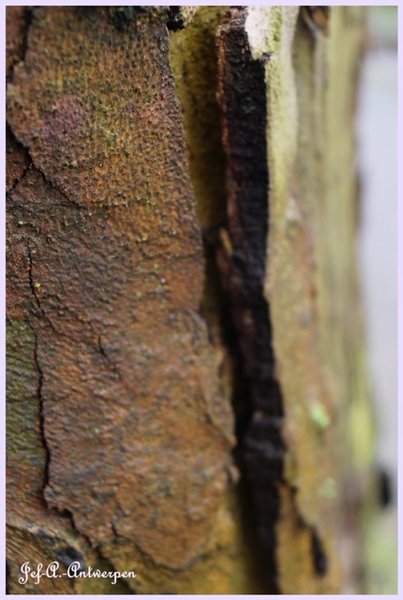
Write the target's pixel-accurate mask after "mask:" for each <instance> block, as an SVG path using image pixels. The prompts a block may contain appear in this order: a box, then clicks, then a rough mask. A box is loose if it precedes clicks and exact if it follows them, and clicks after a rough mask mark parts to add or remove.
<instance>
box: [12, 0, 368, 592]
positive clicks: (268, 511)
mask: <svg viewBox="0 0 403 600" xmlns="http://www.w3.org/2000/svg"><path fill="white" fill-rule="evenodd" d="M168 27H169V30H168ZM329 30H330V34H329V37H328V38H327V37H326V36H325V35H324V33H323V31H321V30H320V29H318V30H312V28H311V25H309V26H308V25H307V23H306V21H304V20H303V15H302V13H301V12H300V11H299V10H298V8H297V7H295V8H294V7H293V8H285V7H283V8H279V7H260V8H249V9H248V8H236V9H230V10H228V9H226V8H224V7H203V8H199V9H192V8H188V9H181V10H179V9H176V8H172V9H170V10H168V8H164V7H163V8H156V7H146V8H143V9H139V8H138V7H121V8H119V7H103V8H101V7H99V8H96V7H93V8H90V7H82V8H80V7H78V8H77V7H43V8H32V9H31V8H22V7H9V8H8V9H7V51H8V53H7V78H8V90H7V123H8V128H7V319H8V324H7V385H8V387H7V400H8V401H7V411H8V412H7V526H8V532H7V537H8V572H9V576H8V585H9V591H10V592H11V593H43V594H47V593H58V594H61V593H66V594H68V593H84V594H85V593H100V594H102V593H109V592H112V593H113V592H115V593H133V592H136V593H276V592H277V593H304V594H309V593H337V591H339V590H340V585H341V571H340V550H339V547H338V542H337V532H338V529H339V528H340V522H341V518H342V506H341V501H342V487H343V482H344V481H345V480H346V477H347V475H348V472H349V469H348V468H346V467H345V466H344V461H345V460H346V459H347V455H346V453H345V452H342V451H340V450H339V448H340V446H341V445H343V443H344V442H343V439H344V437H343V430H344V429H345V427H346V423H347V419H348V410H349V408H348V405H349V402H351V403H354V401H355V398H354V397H352V398H351V396H352V395H354V393H355V390H357V389H361V388H362V386H361V387H360V385H358V384H357V381H361V380H362V374H361V373H360V371H359V369H360V368H361V367H360V363H359V362H358V356H359V351H360V348H359V339H360V328H359V326H356V325H355V323H356V322H357V321H359V319H357V318H356V317H357V314H358V304H357V297H356V283H355V271H354V264H353V261H352V260H351V256H352V254H353V241H354V226H355V205H354V202H355V193H356V190H355V175H354V172H352V171H351V169H350V165H351V163H352V160H353V152H354V144H353V139H352V137H351V122H352V121H351V119H352V114H353V106H354V89H355V73H356V69H357V64H358V58H359V51H360V44H361V32H362V16H361V12H360V11H359V10H354V9H349V8H336V9H334V10H333V9H332V11H331V16H330V25H329ZM343 52H344V55H343V57H342V58H340V59H337V56H339V55H340V53H343ZM339 60H340V63H339ZM203 239H204V244H203V241H202V240H203ZM341 248H342V249H343V252H341ZM348 315H349V316H348ZM351 365H352V366H351ZM356 365H358V366H357V367H356ZM238 471H239V472H240V474H241V480H240V482H239V483H237V480H238ZM52 560H56V561H59V563H60V564H61V568H62V569H66V568H67V567H68V566H69V564H70V563H71V562H72V561H73V560H77V561H79V563H80V564H81V566H82V568H83V569H86V568H87V567H88V566H92V567H94V568H99V569H101V570H108V571H110V570H119V571H121V572H123V571H129V570H132V571H134V572H135V573H136V578H134V579H125V580H124V581H123V580H121V582H120V583H119V584H118V585H116V586H112V585H111V584H110V582H108V581H107V580H102V579H70V578H68V577H62V578H60V579H47V578H43V579H42V580H41V583H40V585H35V583H34V582H33V581H30V582H28V583H27V584H25V585H22V584H20V583H19V576H20V573H19V567H20V565H21V564H22V563H24V562H26V561H31V563H32V564H37V563H39V562H42V563H45V564H46V563H49V562H51V561H52Z"/></svg>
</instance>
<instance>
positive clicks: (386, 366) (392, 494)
mask: <svg viewBox="0 0 403 600" xmlns="http://www.w3.org/2000/svg"><path fill="white" fill-rule="evenodd" d="M358 100H359V101H358V107H357V108H358V111H357V141H358V150H359V153H358V160H359V165H358V167H359V173H360V183H361V194H360V196H361V197H360V212H361V217H360V227H359V236H358V242H357V250H358V260H359V267H360V277H361V284H362V293H363V303H364V309H365V317H366V333H367V349H368V356H367V362H368V371H369V378H370V385H371V394H372V400H373V405H374V409H373V410H374V420H375V424H376V443H375V462H376V466H377V468H378V470H379V475H380V481H381V483H382V484H383V488H384V489H383V492H384V494H383V495H384V503H385V506H384V508H383V510H382V511H380V512H379V513H377V515H376V517H375V518H373V517H371V518H370V519H368V520H367V522H366V523H365V524H364V540H363V541H364V554H365V556H364V557H363V558H364V565H365V572H364V576H363V577H364V580H363V586H364V589H363V590H362V593H366V594H397V231H398V229H397V216H398V215H397V141H398V138H397V135H398V131H397V7H396V6H382V7H368V49H367V52H366V55H365V57H364V63H363V68H362V72H361V75H360V87H359V99H358Z"/></svg>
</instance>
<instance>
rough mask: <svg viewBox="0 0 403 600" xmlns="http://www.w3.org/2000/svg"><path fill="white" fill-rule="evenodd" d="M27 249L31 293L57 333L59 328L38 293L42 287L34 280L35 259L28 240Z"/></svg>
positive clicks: (46, 320) (48, 322)
mask: <svg viewBox="0 0 403 600" xmlns="http://www.w3.org/2000/svg"><path fill="white" fill-rule="evenodd" d="M27 250H28V280H29V287H30V290H31V294H32V296H33V298H34V301H35V304H36V306H37V308H38V311H39V312H40V314H41V315H42V317H43V318H44V320H45V322H46V323H47V324H48V325H49V326H50V328H51V329H52V331H54V332H55V333H56V334H57V333H58V331H57V329H56V328H55V326H54V325H53V323H52V321H51V320H50V319H49V317H48V316H47V315H46V313H45V310H44V308H43V306H42V305H41V302H40V300H39V296H38V294H37V290H38V289H39V288H40V285H41V284H40V283H39V282H38V281H34V277H33V273H32V271H33V261H32V252H31V247H30V245H29V243H28V242H27Z"/></svg>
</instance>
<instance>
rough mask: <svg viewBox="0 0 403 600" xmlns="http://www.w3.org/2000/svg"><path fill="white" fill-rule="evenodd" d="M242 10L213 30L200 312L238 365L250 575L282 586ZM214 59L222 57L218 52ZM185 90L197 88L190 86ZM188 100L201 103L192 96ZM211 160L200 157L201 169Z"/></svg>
mask: <svg viewBox="0 0 403 600" xmlns="http://www.w3.org/2000/svg"><path fill="white" fill-rule="evenodd" d="M245 17H246V12H245V9H243V8H241V9H239V8H234V9H232V10H230V11H229V12H228V13H227V16H226V17H225V18H224V21H223V24H222V26H221V27H220V28H219V30H218V36H217V48H218V53H219V55H220V58H219V67H218V69H219V70H218V72H217V80H218V85H219V94H218V96H219V105H220V107H217V110H218V112H219V113H221V114H220V119H221V127H222V143H223V144H224V150H225V154H226V162H227V164H226V167H224V164H223V169H222V179H223V182H224V183H223V185H224V187H225V188H226V191H225V196H226V198H225V202H226V206H225V205H224V207H223V208H224V211H225V213H226V215H225V216H224V217H221V218H219V220H218V221H217V222H215V223H214V222H213V224H212V225H210V226H208V227H203V228H202V236H203V241H204V249H205V260H206V283H205V289H206V290H209V294H210V306H209V307H206V304H204V310H203V313H204V316H205V318H206V322H207V324H208V327H209V331H210V334H211V341H212V343H213V345H215V344H214V337H215V336H217V323H216V321H217V316H216V317H215V318H214V312H216V313H217V314H218V321H219V327H218V332H219V335H220V336H221V343H222V344H223V345H224V347H225V348H226V349H227V352H228V353H229V355H230V357H231V361H232V365H233V382H232V387H233V410H234V414H235V421H236V437H237V447H236V449H235V452H234V459H235V462H236V464H237V466H238V467H239V469H240V471H241V474H242V477H241V482H240V484H239V500H240V505H241V511H242V515H243V522H242V528H243V535H244V539H245V542H246V544H247V546H248V549H249V551H250V553H251V555H252V557H253V558H252V561H251V564H252V565H253V566H252V569H253V571H255V573H254V575H253V576H254V578H255V579H256V580H258V581H259V582H260V586H261V587H262V588H263V590H264V592H265V593H281V590H280V589H279V584H278V581H277V579H278V568H277V561H276V545H277V539H276V532H275V528H276V522H277V520H278V518H279V514H280V498H279V494H278V489H277V484H278V483H279V482H281V483H282V484H283V485H286V486H287V487H289V484H288V483H287V481H285V480H284V477H283V463H284V456H285V453H286V447H285V444H284V442H283V439H282V435H281V426H282V420H283V417H284V408H283V397H282V391H281V387H280V385H279V382H278V381H277V379H276V376H275V356H274V352H273V347H272V325H271V317H270V306H269V305H268V302H267V300H266V298H265V295H264V280H265V275H266V261H267V258H268V257H267V236H268V235H269V231H268V225H269V209H270V207H269V197H268V196H269V173H268V156H267V152H268V150H267V141H266V137H267V114H266V112H267V109H266V83H265V64H264V61H265V60H267V59H269V58H270V57H265V58H264V60H261V61H259V60H254V59H253V58H252V56H251V51H250V48H249V43H248V39H247V34H246V32H245V28H244V24H245ZM175 35H180V33H179V34H175ZM211 59H212V60H217V59H216V57H215V56H213V53H212V56H211ZM185 75H186V74H184V75H183V76H184V78H185ZM189 81H190V79H189ZM189 81H188V80H187V78H186V80H185V86H189V85H190V84H189ZM188 92H189V93H190V94H192V91H191V90H190V91H188ZM199 93H200V92H199ZM192 100H193V101H194V102H196V105H197V100H195V99H194V97H193V98H192ZM196 118H198V117H196ZM202 118H203V117H202ZM211 120H212V121H214V117H211ZM185 126H186V133H187V135H188V136H190V135H193V132H189V123H187V125H186V122H185ZM202 143H203V142H202ZM209 150H210V152H209V153H206V155H209V159H210V161H211V163H209V164H210V167H212V166H213V162H214V157H212V152H211V149H209ZM217 152H219V151H218V149H215V153H217ZM193 160H194V159H193ZM214 166H215V165H214ZM205 167H206V165H205V164H203V165H199V168H200V172H203V170H204V169H205ZM194 168H195V167H194V165H193V169H194ZM196 170H197V166H196ZM191 171H192V169H191ZM206 190H207V188H206V189H205V190H204V196H206V195H207V192H206ZM197 191H198V190H197V189H196V186H195V193H196V197H197V200H198V202H199V206H200V202H202V203H203V202H206V197H204V198H203V197H201V196H200V197H199V196H198V193H197ZM217 197H218V198H219V197H220V196H219V193H218V196H217ZM204 208H205V207H204ZM222 210H223V209H222V208H221V214H222ZM218 212H219V211H217V213H218ZM210 222H211V219H210ZM211 298H213V299H214V300H213V301H212V300H211ZM205 302H206V296H205V297H204V303H205ZM291 499H292V503H293V506H294V509H295V514H297V515H299V511H298V507H297V502H296V498H295V492H294V491H291ZM299 521H300V524H301V527H302V528H303V529H306V530H308V531H309V532H310V536H311V554H312V563H313V569H314V572H315V573H316V575H318V576H323V575H324V574H325V573H326V571H327V559H326V555H325V552H324V549H323V546H322V543H321V540H320V538H319V535H318V533H317V531H316V529H315V528H314V527H311V526H309V525H308V524H306V523H305V521H304V519H303V518H302V516H300V515H299Z"/></svg>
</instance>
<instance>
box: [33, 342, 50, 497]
mask: <svg viewBox="0 0 403 600" xmlns="http://www.w3.org/2000/svg"><path fill="white" fill-rule="evenodd" d="M34 361H35V367H36V370H37V371H38V386H37V390H36V394H37V398H38V403H39V431H40V434H41V440H42V446H43V448H44V450H45V466H44V473H43V486H42V490H43V499H44V501H45V504H46V505H47V502H46V498H45V489H46V487H47V485H48V484H49V467H50V450H49V446H48V443H47V440H46V435H45V411H44V402H43V396H42V387H43V371H42V368H41V365H40V363H39V357H38V334H37V332H35V347H34Z"/></svg>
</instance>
